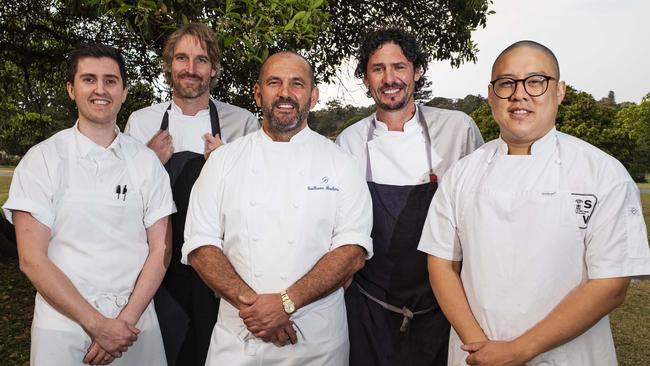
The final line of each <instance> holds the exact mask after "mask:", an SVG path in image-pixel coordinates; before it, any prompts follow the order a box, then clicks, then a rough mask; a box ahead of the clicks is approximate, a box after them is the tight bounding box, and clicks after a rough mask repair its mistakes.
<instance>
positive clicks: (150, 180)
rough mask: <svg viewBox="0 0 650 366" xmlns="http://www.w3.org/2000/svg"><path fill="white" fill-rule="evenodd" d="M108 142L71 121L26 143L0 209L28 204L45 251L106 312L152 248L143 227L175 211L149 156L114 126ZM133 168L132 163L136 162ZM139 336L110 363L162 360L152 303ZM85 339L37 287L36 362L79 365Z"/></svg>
mask: <svg viewBox="0 0 650 366" xmlns="http://www.w3.org/2000/svg"><path fill="white" fill-rule="evenodd" d="M117 132H118V134H117V137H116V138H115V140H114V141H113V142H112V143H111V145H110V146H109V147H107V148H104V147H102V146H99V145H97V144H95V143H94V142H93V141H91V140H90V139H88V138H87V137H86V136H84V135H83V134H81V133H80V132H79V130H78V127H77V125H75V126H74V127H73V128H70V129H66V130H63V131H61V132H59V133H57V134H55V135H54V136H52V137H51V138H49V139H47V140H45V141H43V142H41V143H39V144H38V145H36V146H34V147H32V148H31V149H30V150H29V151H28V152H27V154H26V155H25V156H24V157H23V159H22V160H21V161H20V163H19V164H18V166H17V167H16V170H15V171H14V175H13V178H12V182H11V187H10V191H9V198H8V200H7V202H6V203H5V204H4V206H3V209H4V212H5V215H6V216H7V218H9V219H11V210H20V211H26V212H29V213H30V214H31V215H32V216H33V217H34V218H35V219H36V220H38V221H39V222H41V223H42V224H43V225H45V226H47V227H48V228H49V229H50V230H51V237H50V243H49V246H48V257H49V258H50V260H52V262H53V263H54V264H55V265H56V266H57V267H58V268H59V269H60V270H61V271H62V272H63V273H64V274H65V275H66V276H67V277H68V278H69V279H70V281H71V282H72V284H73V285H74V286H75V287H76V289H77V290H78V291H79V292H80V294H81V295H82V296H83V297H84V298H85V299H86V301H88V302H89V303H90V304H91V305H92V306H94V307H95V308H96V309H97V310H98V311H99V312H100V313H102V314H103V315H104V316H106V317H109V318H115V317H117V315H119V312H120V311H121V309H122V308H123V307H124V306H125V305H126V304H127V303H128V299H129V296H130V294H131V292H132V291H133V287H134V286H135V282H136V280H137V278H138V275H139V274H140V271H141V269H142V266H143V265H144V262H145V260H146V258H147V255H148V253H149V246H148V243H147V235H146V228H147V227H149V226H151V225H153V224H154V223H155V222H156V221H158V220H159V219H161V218H163V217H165V216H168V215H170V214H172V213H173V212H175V207H174V202H173V200H172V195H171V189H170V187H169V178H168V176H167V173H166V172H165V170H164V169H163V167H162V165H161V164H160V161H158V158H157V157H156V155H155V154H154V153H153V152H152V151H151V150H149V149H148V148H147V147H146V146H144V145H143V144H141V143H140V142H138V141H136V140H135V139H133V138H131V137H129V136H126V135H123V134H121V133H119V130H118V131H117ZM136 167H137V168H136ZM136 327H137V328H138V329H140V331H141V333H140V334H139V337H138V340H137V341H136V343H135V344H134V345H133V346H132V347H130V348H129V350H128V351H127V352H125V353H124V354H123V356H122V357H121V358H118V359H116V360H115V361H114V362H113V363H112V364H114V365H135V364H137V365H165V364H166V361H165V354H164V351H163V346H162V339H161V336H160V329H159V327H158V321H157V319H156V313H155V310H154V308H153V304H149V306H148V307H147V309H146V310H145V311H144V313H143V314H142V316H141V317H140V320H139V321H138V323H137V324H136ZM90 344H91V339H90V338H89V336H88V335H87V334H86V332H85V331H84V330H83V329H82V328H81V326H80V325H79V324H77V323H76V322H74V321H72V320H71V319H69V318H67V317H66V316H65V315H63V314H61V313H59V312H58V311H57V310H56V309H54V308H53V307H52V306H51V305H50V304H48V303H47V301H46V300H45V299H44V298H43V297H42V296H41V295H40V294H38V293H37V295H36V301H35V307H34V320H33V323H32V344H31V363H32V364H33V365H82V364H83V363H82V360H83V358H84V355H85V354H86V352H87V349H88V347H89V346H90Z"/></svg>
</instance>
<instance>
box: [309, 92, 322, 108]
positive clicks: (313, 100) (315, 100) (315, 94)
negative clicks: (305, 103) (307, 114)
mask: <svg viewBox="0 0 650 366" xmlns="http://www.w3.org/2000/svg"><path fill="white" fill-rule="evenodd" d="M319 96H320V91H319V90H318V87H317V86H314V87H313V88H312V89H311V105H310V106H309V109H310V110H311V109H312V108H314V107H315V106H316V103H318V97H319Z"/></svg>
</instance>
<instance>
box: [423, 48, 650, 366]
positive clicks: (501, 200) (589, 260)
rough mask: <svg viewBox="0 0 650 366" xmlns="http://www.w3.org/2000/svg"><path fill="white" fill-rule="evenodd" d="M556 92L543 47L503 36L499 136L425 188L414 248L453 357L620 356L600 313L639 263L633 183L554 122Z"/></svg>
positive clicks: (551, 59)
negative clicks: (429, 192)
mask: <svg viewBox="0 0 650 366" xmlns="http://www.w3.org/2000/svg"><path fill="white" fill-rule="evenodd" d="M564 93H565V83H564V82H563V81H560V70H559V66H558V62H557V59H556V57H555V56H554V55H553V52H551V51H550V50H549V49H548V48H546V47H545V46H543V45H541V44H539V43H536V42H533V41H520V42H517V43H515V44H513V45H511V46H510V47H508V48H506V49H505V50H504V51H503V52H502V53H501V54H500V55H499V57H498V58H497V59H496V61H495V63H494V66H493V68H492V81H491V82H490V84H489V85H488V102H489V104H490V107H491V108H492V115H493V116H494V119H495V120H496V122H497V123H498V125H499V128H500V132H501V134H500V137H499V138H498V139H496V140H494V141H491V142H489V143H487V144H485V145H484V146H482V147H481V148H479V149H478V150H476V151H475V152H474V153H472V154H470V155H469V156H468V157H466V158H465V159H463V160H461V161H460V162H459V163H458V164H456V165H455V166H454V167H452V169H451V170H450V171H449V172H448V173H447V175H446V176H445V179H444V180H443V182H442V185H441V187H440V188H439V189H438V193H437V194H436V195H435V197H434V199H433V202H432V204H431V207H430V209H429V214H428V217H427V221H426V223H425V225H424V230H423V233H422V238H421V239H420V244H419V247H418V248H419V249H420V250H422V251H424V252H426V253H428V254H429V274H430V282H431V285H432V288H433V291H434V293H435V295H436V297H437V299H438V302H439V303H440V306H441V307H442V310H443V312H444V313H445V315H446V316H447V318H448V319H449V321H450V322H451V324H452V327H453V330H454V331H452V334H451V336H450V345H449V347H450V349H449V357H450V358H449V364H450V365H465V363H467V364H470V365H522V364H526V365H572V366H581V365H582V366H588V365H616V364H617V360H616V353H615V350H614V343H613V341H612V335H611V331H610V327H609V320H608V317H607V314H609V313H610V312H611V311H612V310H614V309H615V308H616V307H617V306H619V305H620V304H621V303H622V302H623V300H624V299H625V293H626V290H627V287H628V285H629V282H630V277H635V276H643V275H648V274H649V273H650V250H649V249H648V241H647V233H646V226H645V223H644V221H643V215H642V213H641V202H640V197H639V190H638V188H637V186H636V184H635V183H634V182H633V181H632V179H631V178H630V176H629V174H628V173H627V171H626V170H625V168H624V167H623V165H621V163H619V162H618V161H617V160H616V159H614V158H613V157H611V156H609V155H607V154H606V153H604V152H603V151H601V150H599V149H597V148H596V147H594V146H592V145H590V144H588V143H586V142H584V141H582V140H579V139H577V138H575V137H572V136H569V135H566V134H563V133H561V132H558V131H557V130H556V129H555V118H556V115H557V110H558V105H559V104H560V103H561V102H562V99H563V97H564ZM461 261H462V269H461V265H460V264H461Z"/></svg>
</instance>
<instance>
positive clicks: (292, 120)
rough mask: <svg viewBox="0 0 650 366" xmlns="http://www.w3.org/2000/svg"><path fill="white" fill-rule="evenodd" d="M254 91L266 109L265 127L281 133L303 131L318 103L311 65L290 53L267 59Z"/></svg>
mask: <svg viewBox="0 0 650 366" xmlns="http://www.w3.org/2000/svg"><path fill="white" fill-rule="evenodd" d="M254 94H255V102H256V103H257V105H258V106H259V107H261V108H262V113H263V117H264V119H263V121H262V122H263V127H264V129H265V130H267V131H269V132H272V133H279V134H287V133H292V132H296V133H297V132H298V131H300V130H302V129H303V128H304V127H305V126H306V125H307V115H308V114H309V110H310V109H311V108H313V107H314V106H315V105H316V102H318V88H316V87H315V86H314V85H313V81H312V76H311V72H310V68H309V64H308V63H307V62H306V61H305V60H304V59H303V58H302V57H300V56H298V55H296V54H292V53H290V52H282V53H277V54H275V55H272V56H270V57H269V58H268V59H267V60H266V62H264V65H263V66H262V70H261V71H260V77H259V80H258V82H257V84H255V88H254Z"/></svg>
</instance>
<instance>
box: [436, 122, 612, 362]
mask: <svg viewBox="0 0 650 366" xmlns="http://www.w3.org/2000/svg"><path fill="white" fill-rule="evenodd" d="M549 137H550V138H552V139H553V140H552V141H546V144H545V145H544V146H542V147H541V151H539V152H538V153H537V154H535V155H524V156H513V155H503V154H498V153H497V152H496V149H495V152H494V155H492V156H491V157H490V158H489V159H488V162H487V164H488V165H489V167H488V168H487V169H486V170H485V174H484V175H483V176H482V177H476V184H474V185H472V189H469V190H468V191H464V192H462V194H463V195H469V197H470V198H469V199H467V200H464V202H465V204H464V205H463V207H461V208H460V210H461V212H460V215H459V221H460V222H459V225H458V227H459V228H464V231H461V230H460V229H459V230H458V235H459V238H460V241H461V243H463V267H462V272H461V279H462V281H463V285H464V288H465V293H466V295H467V299H468V301H469V305H470V307H471V309H472V313H473V314H474V316H475V318H476V320H477V321H478V323H479V325H480V326H481V327H482V328H483V331H484V332H485V334H486V335H487V336H488V338H489V339H491V340H506V341H507V340H512V339H514V338H516V337H518V336H520V335H521V334H523V333H524V332H526V331H527V330H528V329H530V328H531V327H532V326H534V325H535V324H536V323H538V322H539V321H541V320H542V319H543V318H544V317H545V316H546V315H547V314H548V313H549V312H550V311H551V310H552V309H553V308H554V307H555V306H556V305H557V304H558V303H559V302H560V301H561V300H562V299H563V298H564V297H565V296H566V295H567V294H568V293H569V292H570V291H571V290H572V289H574V288H576V287H577V286H579V285H580V284H582V283H584V282H586V281H587V280H588V277H587V272H586V266H585V262H584V256H585V251H586V248H585V230H584V229H585V228H586V225H585V223H584V222H581V221H582V220H583V218H582V216H578V215H575V213H572V209H571V207H572V205H573V206H575V200H576V197H575V195H576V193H574V192H572V190H571V187H568V184H567V182H566V179H564V177H566V176H568V174H569V173H568V172H566V171H563V167H562V160H561V154H560V153H561V152H560V151H559V146H558V144H557V137H556V136H555V135H552V136H549ZM592 198H593V197H584V199H592ZM593 203H594V204H595V202H593ZM574 209H575V208H574ZM461 345H462V342H461V341H460V339H459V337H458V335H457V334H456V333H455V332H454V331H453V329H452V334H451V337H450V343H449V365H454V366H455V365H465V361H464V360H465V358H466V357H467V353H465V352H463V351H461V350H460V346H461ZM616 364H617V363H616V358H615V352H614V345H613V341H612V337H611V331H610V328H609V320H608V318H607V317H604V318H603V319H601V320H600V321H599V322H598V323H597V324H596V325H594V326H593V327H592V328H591V329H589V330H588V331H587V332H585V333H584V334H583V335H581V336H579V337H578V338H576V339H574V340H573V341H571V342H568V343H566V344H564V345H562V346H559V347H557V348H555V349H552V350H551V351H549V352H546V353H543V354H540V355H539V356H537V357H536V358H534V359H533V360H531V361H530V362H528V363H527V365H531V366H533V365H534V366H551V365H553V366H589V365H602V366H604V365H616Z"/></svg>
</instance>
